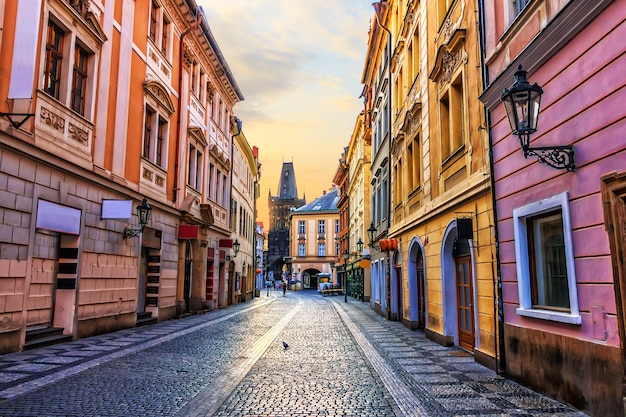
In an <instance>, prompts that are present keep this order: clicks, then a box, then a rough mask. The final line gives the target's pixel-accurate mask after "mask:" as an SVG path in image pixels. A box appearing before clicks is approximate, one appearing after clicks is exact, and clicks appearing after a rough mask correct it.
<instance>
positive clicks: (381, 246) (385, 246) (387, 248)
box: [367, 223, 398, 253]
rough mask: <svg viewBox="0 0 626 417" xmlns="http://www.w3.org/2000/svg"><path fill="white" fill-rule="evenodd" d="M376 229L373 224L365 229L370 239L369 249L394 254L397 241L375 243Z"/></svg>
mask: <svg viewBox="0 0 626 417" xmlns="http://www.w3.org/2000/svg"><path fill="white" fill-rule="evenodd" d="M376 232H377V230H376V227H374V223H372V224H371V225H370V227H369V229H367V234H368V236H369V238H370V247H372V248H375V249H376V250H377V251H379V252H387V253H389V252H395V251H397V250H398V240H397V239H380V240H379V241H378V244H376V243H375V241H376Z"/></svg>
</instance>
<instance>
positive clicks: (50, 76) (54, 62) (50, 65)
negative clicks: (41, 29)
mask: <svg viewBox="0 0 626 417" xmlns="http://www.w3.org/2000/svg"><path fill="white" fill-rule="evenodd" d="M66 36H67V32H66V31H65V30H64V29H63V28H62V27H61V26H60V25H59V24H57V23H56V22H55V21H53V20H52V19H50V18H48V25H47V32H46V54H45V62H44V73H43V85H42V89H43V91H44V92H45V93H46V94H48V95H49V96H50V97H53V98H55V99H57V100H61V89H62V73H63V59H64V56H63V49H64V48H65V45H64V43H65V41H66ZM51 84H52V85H51Z"/></svg>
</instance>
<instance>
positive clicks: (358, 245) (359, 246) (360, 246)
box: [356, 238, 363, 253]
mask: <svg viewBox="0 0 626 417" xmlns="http://www.w3.org/2000/svg"><path fill="white" fill-rule="evenodd" d="M356 250H357V252H359V253H361V252H363V241H362V240H361V238H359V241H358V242H356Z"/></svg>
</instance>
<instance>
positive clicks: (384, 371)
mask: <svg viewBox="0 0 626 417" xmlns="http://www.w3.org/2000/svg"><path fill="white" fill-rule="evenodd" d="M333 304H334V305H335V307H336V308H337V309H338V310H339V311H340V315H342V316H344V317H345V319H344V321H346V324H347V325H348V327H349V328H350V330H351V332H352V333H353V335H354V336H355V339H356V340H357V342H358V343H359V345H360V346H361V348H362V349H363V350H364V351H365V353H366V355H367V357H368V358H369V360H370V362H372V364H373V366H374V368H375V369H376V371H377V372H378V374H379V375H380V376H381V378H382V379H383V381H384V380H385V377H389V376H391V375H393V378H390V379H391V380H392V381H391V382H389V383H387V382H385V385H386V386H387V389H388V390H389V391H390V393H391V394H392V396H393V397H394V399H395V400H396V403H397V404H398V405H399V407H400V409H402V411H403V412H404V414H405V415H417V416H460V415H462V416H494V415H497V416H510V417H513V416H515V417H530V416H542V417H548V416H550V417H557V416H558V417H574V416H576V417H584V416H586V414H584V413H582V412H580V411H577V410H575V409H572V408H571V407H568V406H566V405H564V404H561V403H560V402H558V401H555V400H553V399H550V398H548V397H545V396H543V395H541V394H538V393H537V392H535V391H532V390H530V389H528V388H526V387H523V386H521V385H519V384H517V383H515V382H513V381H511V380H508V379H506V378H503V377H500V376H498V375H497V374H496V373H495V372H494V371H492V370H491V369H489V368H486V367H484V366H482V365H480V364H478V363H477V362H475V361H474V357H473V356H472V355H471V354H470V353H468V352H466V351H464V350H462V349H460V348H459V347H457V346H451V347H444V346H441V345H439V344H437V343H435V342H433V341H431V340H429V339H428V338H426V336H425V335H424V333H423V332H421V331H412V330H409V329H407V328H406V327H404V326H403V325H402V324H401V323H399V322H392V321H388V320H385V319H384V318H382V317H381V316H379V315H377V314H376V313H375V312H374V311H372V310H371V309H370V308H369V304H368V303H363V302H358V301H354V300H353V299H349V302H348V303H347V304H345V303H343V302H339V301H335V300H333ZM353 327H356V328H353Z"/></svg>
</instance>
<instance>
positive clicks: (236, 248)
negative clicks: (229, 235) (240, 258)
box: [233, 239, 241, 256]
mask: <svg viewBox="0 0 626 417" xmlns="http://www.w3.org/2000/svg"><path fill="white" fill-rule="evenodd" d="M240 247H241V245H240V244H239V240H237V239H235V243H233V252H235V256H237V253H239V248H240Z"/></svg>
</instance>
